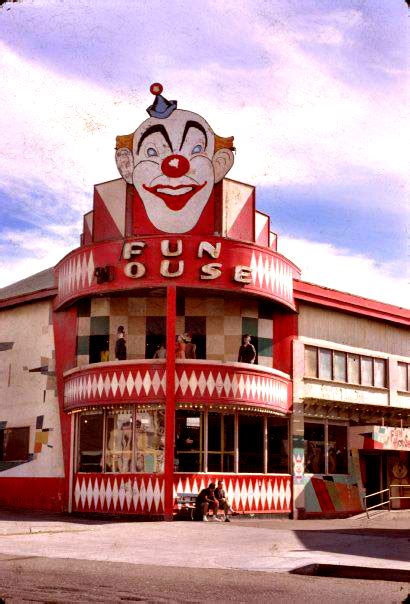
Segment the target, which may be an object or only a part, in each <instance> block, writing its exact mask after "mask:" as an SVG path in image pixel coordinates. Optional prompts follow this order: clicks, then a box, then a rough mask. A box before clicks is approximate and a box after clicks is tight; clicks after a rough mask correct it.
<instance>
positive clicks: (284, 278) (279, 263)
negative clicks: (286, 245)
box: [250, 252, 293, 302]
mask: <svg viewBox="0 0 410 604" xmlns="http://www.w3.org/2000/svg"><path fill="white" fill-rule="evenodd" d="M250 267H251V269H252V280H253V284H254V285H256V286H257V287H259V288H260V289H265V288H266V289H267V290H268V291H271V292H272V293H273V294H275V295H277V296H279V297H281V298H284V299H285V300H288V301H289V302H293V272H292V269H291V268H290V267H289V266H287V264H285V262H283V260H282V259H280V258H273V257H272V256H269V255H268V254H263V253H261V252H252V258H251V263H250Z"/></svg>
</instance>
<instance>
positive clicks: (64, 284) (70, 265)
mask: <svg viewBox="0 0 410 604" xmlns="http://www.w3.org/2000/svg"><path fill="white" fill-rule="evenodd" d="M94 269H95V266H94V258H93V253H92V251H91V252H90V254H87V252H85V253H82V254H78V255H77V256H74V257H73V258H70V260H68V261H67V262H66V263H65V264H63V265H62V266H61V268H60V269H59V273H58V293H59V296H60V298H64V297H65V296H66V295H68V294H70V293H72V292H74V291H76V290H78V289H80V288H84V287H90V285H91V283H92V280H93V278H94Z"/></svg>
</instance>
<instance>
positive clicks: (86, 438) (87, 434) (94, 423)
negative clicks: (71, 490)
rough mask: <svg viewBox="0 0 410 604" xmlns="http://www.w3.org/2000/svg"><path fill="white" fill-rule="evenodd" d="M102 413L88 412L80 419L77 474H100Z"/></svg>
mask: <svg viewBox="0 0 410 604" xmlns="http://www.w3.org/2000/svg"><path fill="white" fill-rule="evenodd" d="M103 419H104V415H103V413H102V411H89V412H87V413H82V414H81V417H80V434H79V467H78V471H79V472H101V471H102V456H103Z"/></svg>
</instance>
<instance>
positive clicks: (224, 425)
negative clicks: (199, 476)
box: [208, 412, 235, 472]
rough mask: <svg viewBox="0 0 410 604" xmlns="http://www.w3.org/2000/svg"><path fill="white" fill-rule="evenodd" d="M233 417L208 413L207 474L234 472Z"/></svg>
mask: <svg viewBox="0 0 410 604" xmlns="http://www.w3.org/2000/svg"><path fill="white" fill-rule="evenodd" d="M234 419H235V418H234V415H232V414H226V415H224V414H223V413H212V412H210V413H208V472H233V471H234V427H235V421H234Z"/></svg>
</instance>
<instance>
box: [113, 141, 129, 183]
mask: <svg viewBox="0 0 410 604" xmlns="http://www.w3.org/2000/svg"><path fill="white" fill-rule="evenodd" d="M115 163H116V164H117V168H118V172H119V173H120V174H121V176H122V177H123V179H124V180H126V181H127V182H128V183H129V184H130V185H131V184H132V173H133V171H134V159H133V157H132V152H131V151H130V150H129V149H127V148H126V147H121V148H120V149H117V150H116V151H115Z"/></svg>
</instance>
